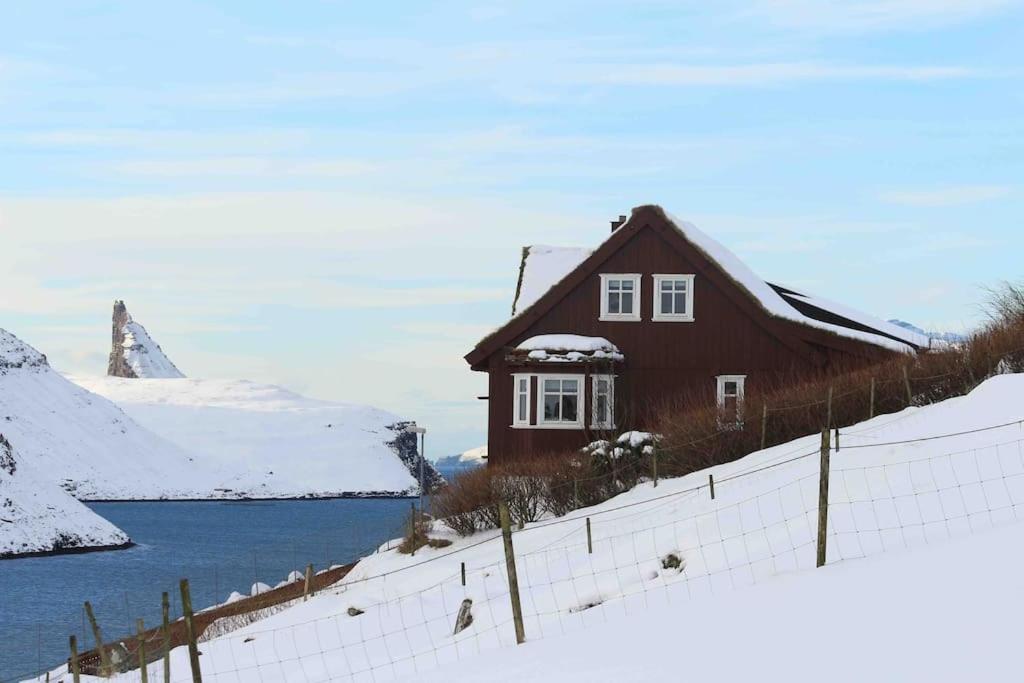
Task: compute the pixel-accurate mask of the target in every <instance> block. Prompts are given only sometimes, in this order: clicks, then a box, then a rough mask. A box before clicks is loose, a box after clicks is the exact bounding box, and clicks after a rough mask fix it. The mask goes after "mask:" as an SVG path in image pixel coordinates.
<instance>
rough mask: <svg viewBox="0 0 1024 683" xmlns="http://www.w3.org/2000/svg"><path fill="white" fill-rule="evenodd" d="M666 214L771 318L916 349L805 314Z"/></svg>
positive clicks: (733, 258) (696, 232) (716, 246)
mask: <svg viewBox="0 0 1024 683" xmlns="http://www.w3.org/2000/svg"><path fill="white" fill-rule="evenodd" d="M665 215H666V216H667V217H668V219H669V220H670V221H671V222H672V223H673V224H674V225H675V227H676V229H677V230H679V232H681V233H682V234H683V236H684V237H686V239H687V240H689V241H690V243H692V244H693V245H694V246H695V247H697V248H698V249H700V250H701V251H702V252H704V254H705V255H706V256H707V257H708V258H710V259H711V260H712V261H714V262H716V263H718V265H719V266H721V268H722V270H724V271H725V273H726V274H727V275H728V276H729V277H731V278H732V279H733V280H734V281H735V282H736V284H738V285H739V286H740V287H742V288H743V289H745V290H747V292H748V293H750V295H751V296H752V297H753V298H754V300H755V301H757V302H758V303H759V304H760V305H761V307H762V308H763V309H765V311H767V312H768V314H769V315H771V316H773V317H776V318H782V319H784V320H790V321H792V322H796V323H799V324H801V325H806V326H808V327H815V328H817V329H820V330H825V331H826V332H832V333H834V334H837V335H839V336H841V337H847V338H850V339H857V340H859V341H863V342H867V343H869V344H874V345H876V346H882V347H885V348H887V349H890V350H892V351H897V352H900V353H907V352H910V351H912V350H913V349H912V348H911V346H910V345H909V343H903V342H900V341H897V340H895V339H890V338H888V337H884V336H882V335H879V334H872V333H870V332H865V331H863V330H854V329H850V328H848V327H843V326H841V325H834V324H832V323H827V322H822V321H820V320H815V319H814V318H811V317H809V316H806V315H804V314H803V313H801V312H800V311H798V310H797V309H796V308H794V307H793V306H792V305H791V304H790V303H788V302H787V301H786V300H785V299H783V298H782V295H780V294H779V293H778V292H776V291H775V290H774V289H773V288H772V287H771V285H769V284H768V283H767V282H765V281H764V280H762V279H761V278H759V277H758V276H757V275H756V274H755V273H754V271H752V270H751V269H750V268H749V267H748V266H747V264H745V263H743V261H741V260H740V259H739V257H737V256H736V255H735V254H734V253H732V252H731V251H729V250H728V249H726V248H725V247H723V246H722V245H721V244H719V243H718V242H717V241H715V240H714V239H712V238H711V237H709V236H708V235H706V234H705V233H703V232H701V231H700V230H699V229H698V228H697V226H695V225H694V224H693V223H690V222H688V221H683V220H679V219H678V218H676V217H675V216H673V215H672V214H670V213H668V212H665ZM859 315H860V316H861V317H867V316H864V314H859ZM925 346H927V344H925Z"/></svg>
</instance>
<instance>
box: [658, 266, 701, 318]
mask: <svg viewBox="0 0 1024 683" xmlns="http://www.w3.org/2000/svg"><path fill="white" fill-rule="evenodd" d="M653 278H654V316H653V319H654V320H658V321H666V322H692V321H693V275H654V276H653Z"/></svg>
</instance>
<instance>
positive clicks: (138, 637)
mask: <svg viewBox="0 0 1024 683" xmlns="http://www.w3.org/2000/svg"><path fill="white" fill-rule="evenodd" d="M135 641H136V643H137V644H138V646H139V653H138V654H139V675H140V676H141V677H142V683H149V667H148V666H147V665H146V626H145V624H144V623H143V621H142V619H136V620H135Z"/></svg>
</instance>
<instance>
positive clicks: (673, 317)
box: [651, 314, 694, 323]
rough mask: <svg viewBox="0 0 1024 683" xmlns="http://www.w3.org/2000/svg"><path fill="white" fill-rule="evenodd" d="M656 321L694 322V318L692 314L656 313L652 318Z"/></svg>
mask: <svg viewBox="0 0 1024 683" xmlns="http://www.w3.org/2000/svg"><path fill="white" fill-rule="evenodd" d="M651 320H652V321H653V322H656V323H692V322H693V321H694V318H693V316H692V315H661V314H659V315H655V316H654V317H653V318H651Z"/></svg>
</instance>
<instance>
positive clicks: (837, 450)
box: [836, 427, 839, 453]
mask: <svg viewBox="0 0 1024 683" xmlns="http://www.w3.org/2000/svg"><path fill="white" fill-rule="evenodd" d="M838 452H839V427H836V453H838Z"/></svg>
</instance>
